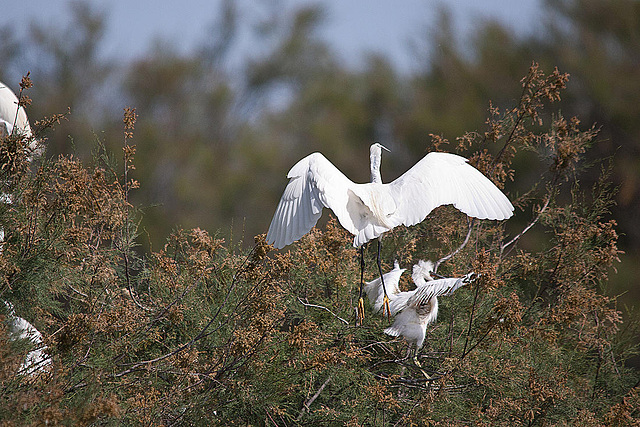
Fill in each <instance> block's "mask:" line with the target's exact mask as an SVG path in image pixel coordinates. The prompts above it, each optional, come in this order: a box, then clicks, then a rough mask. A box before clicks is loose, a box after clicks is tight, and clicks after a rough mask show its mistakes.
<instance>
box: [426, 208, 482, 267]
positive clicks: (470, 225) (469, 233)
mask: <svg viewBox="0 0 640 427" xmlns="http://www.w3.org/2000/svg"><path fill="white" fill-rule="evenodd" d="M475 221H476V219H475V218H472V219H471V221H469V217H467V224H468V227H469V229H468V230H467V236H466V237H465V238H464V242H462V244H461V245H460V246H458V248H457V249H456V250H454V251H453V252H451V253H450V254H449V255H445V256H444V257H442V258H440V259H439V260H438V261H437V262H436V263H435V264H434V266H433V272H434V273H437V272H438V267H440V264H442V263H443V262H445V261H448V260H449V259H451V258H452V257H454V256H455V255H456V254H457V253H458V252H460V251H461V250H462V249H464V247H465V246H467V243H469V239H470V238H471V231H473V225H474V224H475Z"/></svg>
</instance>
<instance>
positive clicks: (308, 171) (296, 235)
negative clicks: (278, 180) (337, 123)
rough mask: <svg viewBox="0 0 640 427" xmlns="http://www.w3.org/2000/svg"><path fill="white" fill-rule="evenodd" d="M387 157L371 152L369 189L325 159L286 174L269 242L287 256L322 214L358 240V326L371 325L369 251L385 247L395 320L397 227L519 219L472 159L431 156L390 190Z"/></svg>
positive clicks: (311, 159)
mask: <svg viewBox="0 0 640 427" xmlns="http://www.w3.org/2000/svg"><path fill="white" fill-rule="evenodd" d="M383 149H385V150H386V148H385V147H383V146H382V145H380V144H378V143H375V144H373V145H372V146H371V149H370V156H369V158H370V168H371V182H370V183H366V184H357V183H354V182H352V181H351V180H350V179H349V178H347V177H346V176H345V175H344V174H343V173H342V172H340V171H339V170H338V168H336V167H335V166H334V165H333V164H332V163H331V162H330V161H329V160H327V158H326V157H324V156H323V155H322V154H320V153H313V154H310V155H309V156H307V157H305V158H304V159H302V160H300V161H299V162H298V163H296V164H295V165H294V166H293V167H292V168H291V170H290V171H289V173H288V174H287V177H288V178H289V183H288V184H287V186H286V188H285V190H284V194H283V195H282V198H281V199H280V203H279V204H278V207H277V208H276V212H275V214H274V216H273V219H272V221H271V225H270V226H269V231H268V233H267V241H268V242H269V243H271V244H273V245H274V246H275V247H276V248H278V249H279V248H282V247H284V246H286V245H288V244H290V243H292V242H294V241H296V240H298V239H300V238H301V237H302V236H304V235H305V234H307V233H308V232H309V231H310V230H311V229H312V228H313V226H314V225H315V224H316V223H317V221H318V219H319V218H320V216H321V215H322V209H323V208H325V207H326V208H329V209H331V210H332V211H333V213H334V214H335V215H336V217H338V221H339V222H340V224H341V225H342V226H343V227H344V228H345V229H347V230H348V231H349V232H350V233H351V234H353V235H354V236H355V237H354V239H353V245H354V246H355V247H357V248H359V249H360V298H359V302H358V319H359V321H362V319H363V318H364V301H363V299H362V288H363V285H364V253H363V246H364V244H365V243H367V242H368V241H370V240H372V239H378V257H377V262H378V272H379V273H380V278H381V282H382V288H383V292H384V297H383V307H384V310H385V311H386V312H387V313H389V299H388V297H387V292H386V289H385V285H384V278H383V277H382V276H383V275H382V267H381V265H380V245H381V243H380V236H381V235H382V234H383V233H385V232H387V231H389V230H391V229H393V228H394V227H397V226H398V225H406V226H411V225H415V224H418V223H419V222H422V220H424V219H425V218H426V216H427V215H429V213H430V212H431V211H432V210H433V209H435V208H436V207H438V206H442V205H448V204H452V205H453V206H454V207H456V208H457V209H458V210H460V211H462V212H464V213H465V214H467V215H469V216H472V217H475V218H479V219H491V220H503V219H507V218H509V217H511V215H513V205H512V204H511V202H509V199H508V198H507V196H505V195H504V194H503V193H502V191H500V189H498V187H496V186H495V185H494V184H493V183H492V182H491V180H489V179H488V178H487V177H485V176H484V175H483V174H482V173H480V172H479V171H478V170H477V169H475V168H474V167H473V166H471V165H469V164H468V163H467V159H465V158H464V157H460V156H458V155H455V154H449V153H439V152H433V153H429V154H427V155H426V156H424V157H423V158H422V160H420V161H419V162H418V163H416V164H415V165H414V166H413V167H412V168H411V169H409V170H408V171H407V172H405V173H404V174H403V175H401V176H400V177H398V178H397V179H396V180H394V181H392V182H390V183H388V184H383V183H382V178H381V176H380V159H381V157H382V150H383ZM387 151H389V150H387Z"/></svg>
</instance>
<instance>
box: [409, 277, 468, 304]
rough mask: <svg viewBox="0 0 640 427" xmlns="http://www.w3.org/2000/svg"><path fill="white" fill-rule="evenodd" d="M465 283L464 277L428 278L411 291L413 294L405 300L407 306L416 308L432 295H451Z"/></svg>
mask: <svg viewBox="0 0 640 427" xmlns="http://www.w3.org/2000/svg"><path fill="white" fill-rule="evenodd" d="M465 277H466V276H465ZM466 283H468V282H467V281H465V278H464V277H460V278H456V277H452V278H447V279H436V280H430V281H428V282H426V284H425V285H422V286H420V287H418V288H416V290H415V291H413V292H414V293H413V295H412V296H411V297H410V298H409V299H408V300H407V307H416V308H417V307H420V306H422V305H424V304H426V303H427V302H428V301H429V300H431V298H433V297H439V296H448V295H451V294H452V293H454V292H455V291H456V290H457V289H458V288H460V287H461V286H464V285H465V284H466Z"/></svg>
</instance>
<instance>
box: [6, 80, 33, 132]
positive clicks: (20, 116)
mask: <svg viewBox="0 0 640 427" xmlns="http://www.w3.org/2000/svg"><path fill="white" fill-rule="evenodd" d="M3 130H4V132H6V133H7V134H8V135H11V134H12V133H13V132H14V130H15V131H16V132H19V133H20V134H22V135H23V136H25V137H27V138H31V136H32V134H31V126H30V125H29V119H28V118H27V113H26V112H25V111H24V108H23V107H22V106H19V105H18V97H17V96H16V95H15V94H14V93H13V91H12V90H11V89H10V88H9V86H7V85H5V84H4V83H2V82H0V132H1V131H3Z"/></svg>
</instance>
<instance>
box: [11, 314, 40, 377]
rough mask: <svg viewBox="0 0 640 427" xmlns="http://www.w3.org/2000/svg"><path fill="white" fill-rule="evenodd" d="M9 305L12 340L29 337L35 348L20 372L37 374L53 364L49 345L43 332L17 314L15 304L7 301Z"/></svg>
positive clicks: (30, 352) (27, 356) (26, 357)
mask: <svg viewBox="0 0 640 427" xmlns="http://www.w3.org/2000/svg"><path fill="white" fill-rule="evenodd" d="M4 304H5V306H6V307H7V310H8V313H7V322H8V325H9V334H10V336H11V339H12V340H18V339H27V340H29V341H30V342H31V343H32V344H34V345H35V348H34V349H33V350H31V351H29V352H28V353H27V355H26V356H25V358H24V361H23V362H22V365H21V366H20V369H19V370H18V373H19V374H23V375H35V374H37V373H39V372H44V371H45V370H46V369H47V366H49V365H51V359H50V358H49V356H47V354H46V350H47V346H46V345H44V344H43V343H42V334H41V333H40V331H38V330H37V329H36V328H35V327H34V326H33V325H32V324H31V323H29V322H27V321H26V320H25V319H23V318H22V317H19V316H16V313H15V311H14V309H13V304H11V303H10V302H7V301H5V302H4Z"/></svg>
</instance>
